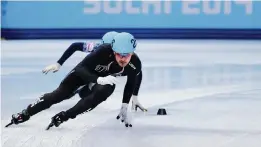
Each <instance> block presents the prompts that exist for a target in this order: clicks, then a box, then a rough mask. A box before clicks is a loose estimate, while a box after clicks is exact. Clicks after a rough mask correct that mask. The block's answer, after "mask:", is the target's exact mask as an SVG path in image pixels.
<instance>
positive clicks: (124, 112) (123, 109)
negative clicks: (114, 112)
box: [116, 103, 132, 127]
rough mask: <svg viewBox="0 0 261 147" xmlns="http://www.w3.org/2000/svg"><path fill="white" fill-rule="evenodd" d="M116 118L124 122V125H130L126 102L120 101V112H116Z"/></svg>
mask: <svg viewBox="0 0 261 147" xmlns="http://www.w3.org/2000/svg"><path fill="white" fill-rule="evenodd" d="M116 119H121V122H124V123H125V126H126V127H132V124H131V121H130V116H129V115H128V104H127V103H122V106H121V110H120V113H119V114H118V116H117V117H116Z"/></svg>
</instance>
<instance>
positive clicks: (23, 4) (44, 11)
mask: <svg viewBox="0 0 261 147" xmlns="http://www.w3.org/2000/svg"><path fill="white" fill-rule="evenodd" d="M1 6H2V10H1V12H2V13H1V16H2V18H1V20H2V22H1V31H2V38H6V39H89V38H92V39H98V38H101V36H102V35H103V34H104V33H106V32H107V31H111V30H115V31H119V32H121V31H126V32H130V33H132V34H134V35H135V37H136V38H139V39H261V17H260V16H261V15H260V14H261V1H254V0H247V1H242V0H226V1H222V0H216V1H211V0H210V1H205V0H196V1H191V0H180V1H150V0H146V1H139V0H135V1H134V0H129V1H92V0H84V1H6V0H3V1H2V2H1Z"/></svg>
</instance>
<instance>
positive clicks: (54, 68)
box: [42, 63, 61, 74]
mask: <svg viewBox="0 0 261 147" xmlns="http://www.w3.org/2000/svg"><path fill="white" fill-rule="evenodd" d="M60 67H61V65H60V64H59V63H55V64H51V65H48V66H46V67H45V68H44V69H43V71H42V72H43V73H44V74H47V73H48V72H49V71H53V72H57V71H58V70H59V69H60Z"/></svg>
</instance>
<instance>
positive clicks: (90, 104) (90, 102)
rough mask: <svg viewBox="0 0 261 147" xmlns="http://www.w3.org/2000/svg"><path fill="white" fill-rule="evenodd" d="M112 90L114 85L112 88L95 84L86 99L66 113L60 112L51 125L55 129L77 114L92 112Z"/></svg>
mask: <svg viewBox="0 0 261 147" xmlns="http://www.w3.org/2000/svg"><path fill="white" fill-rule="evenodd" d="M114 89H115V85H113V86H112V85H99V84H96V85H95V86H94V87H93V88H92V90H91V93H90V94H89V95H88V96H87V97H85V98H82V99H81V100H80V101H79V102H78V103H77V104H76V105H75V106H73V107H72V108H70V109H69V110H67V111H66V112H64V111H62V112H60V113H58V114H56V115H55V116H54V117H53V118H52V123H51V124H52V125H55V126H56V127H57V126H59V125H60V124H61V123H62V122H64V121H67V120H68V119H69V118H71V119H73V118H75V117H76V116H77V115H78V114H81V113H84V112H88V111H91V110H93V109H94V108H95V107H96V106H98V105H99V104H100V103H102V102H103V101H105V100H106V99H107V98H108V97H109V96H110V95H111V94H112V93H113V91H114ZM52 125H51V126H52Z"/></svg>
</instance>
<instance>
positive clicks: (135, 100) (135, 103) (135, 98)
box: [131, 95, 148, 112]
mask: <svg viewBox="0 0 261 147" xmlns="http://www.w3.org/2000/svg"><path fill="white" fill-rule="evenodd" d="M138 108H139V109H140V110H141V111H143V112H147V111H148V110H147V109H146V108H144V107H143V106H142V105H141V104H140V102H139V101H138V96H136V95H133V96H132V105H131V109H132V111H137V109H138Z"/></svg>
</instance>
